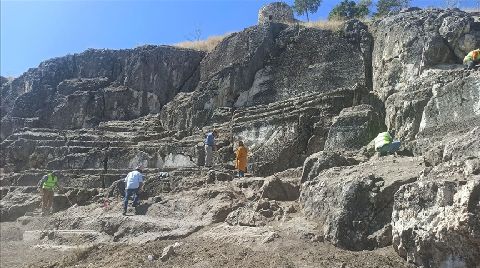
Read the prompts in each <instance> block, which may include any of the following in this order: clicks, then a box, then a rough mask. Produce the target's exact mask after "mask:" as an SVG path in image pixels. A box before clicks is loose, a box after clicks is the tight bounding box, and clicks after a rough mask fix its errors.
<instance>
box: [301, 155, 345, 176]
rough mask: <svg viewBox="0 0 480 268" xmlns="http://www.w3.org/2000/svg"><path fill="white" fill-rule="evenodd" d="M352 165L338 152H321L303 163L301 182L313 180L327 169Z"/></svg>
mask: <svg viewBox="0 0 480 268" xmlns="http://www.w3.org/2000/svg"><path fill="white" fill-rule="evenodd" d="M351 164H353V163H352V162H351V161H349V160H348V159H347V158H345V157H344V156H343V155H342V154H340V153H338V152H326V151H321V152H318V153H314V154H312V155H310V156H309V157H307V159H305V162H304V163H303V171H302V178H301V182H302V183H303V182H305V181H310V180H313V179H314V178H316V177H317V176H318V175H319V174H320V173H321V172H322V171H323V170H325V169H329V168H332V167H341V166H349V165H351Z"/></svg>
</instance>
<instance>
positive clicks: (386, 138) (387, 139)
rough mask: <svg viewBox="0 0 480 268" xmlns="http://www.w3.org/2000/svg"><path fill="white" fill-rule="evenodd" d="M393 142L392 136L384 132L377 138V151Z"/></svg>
mask: <svg viewBox="0 0 480 268" xmlns="http://www.w3.org/2000/svg"><path fill="white" fill-rule="evenodd" d="M391 142H392V136H390V133H388V132H382V133H380V134H378V135H377V137H376V138H375V150H378V149H379V148H382V147H383V146H384V145H386V144H390V143H391Z"/></svg>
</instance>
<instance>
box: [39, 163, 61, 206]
mask: <svg viewBox="0 0 480 268" xmlns="http://www.w3.org/2000/svg"><path fill="white" fill-rule="evenodd" d="M37 187H38V190H39V191H41V193H42V215H48V214H50V213H51V208H52V205H53V194H54V189H55V188H57V189H58V188H59V186H58V178H57V176H56V172H55V171H51V172H48V173H47V175H45V176H43V177H42V179H41V180H40V181H39V182H38V184H37Z"/></svg>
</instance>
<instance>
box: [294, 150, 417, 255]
mask: <svg viewBox="0 0 480 268" xmlns="http://www.w3.org/2000/svg"><path fill="white" fill-rule="evenodd" d="M419 160H420V159H415V158H409V157H402V158H396V157H384V158H382V159H375V160H371V161H370V162H366V163H362V164H359V165H358V166H349V167H343V168H342V167H334V168H330V169H327V170H324V171H322V172H320V173H319V174H318V176H316V177H315V178H313V179H311V180H309V181H307V182H305V183H304V184H302V188H301V195H300V202H301V204H302V207H303V211H304V212H305V214H306V216H308V217H309V218H310V219H312V220H314V221H317V222H318V223H319V224H320V226H322V230H323V232H324V237H325V240H327V241H330V242H332V243H333V244H335V245H337V246H339V247H342V248H346V249H350V250H364V249H372V248H375V247H378V246H385V244H384V242H382V240H385V238H383V236H385V235H386V236H387V237H391V233H390V234H389V233H388V231H389V228H388V227H387V226H388V225H389V224H390V222H391V219H392V218H391V214H392V208H393V195H394V193H395V192H396V191H397V190H398V189H399V188H400V187H401V186H402V185H404V184H407V183H411V182H413V181H415V180H416V179H417V178H418V177H419V175H420V172H421V171H422V169H423V168H422V166H421V165H420V164H419V163H421V162H419ZM381 230H383V231H381ZM384 232H386V233H384ZM374 234H375V235H374ZM386 240H387V241H388V240H389V239H388V238H387V239H386ZM390 241H391V239H390Z"/></svg>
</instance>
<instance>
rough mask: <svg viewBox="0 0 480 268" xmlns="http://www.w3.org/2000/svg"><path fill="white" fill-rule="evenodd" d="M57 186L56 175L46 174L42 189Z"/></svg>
mask: <svg viewBox="0 0 480 268" xmlns="http://www.w3.org/2000/svg"><path fill="white" fill-rule="evenodd" d="M55 186H57V177H56V176H53V175H52V174H48V175H47V180H46V181H45V182H43V187H42V188H43V189H53V187H55Z"/></svg>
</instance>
